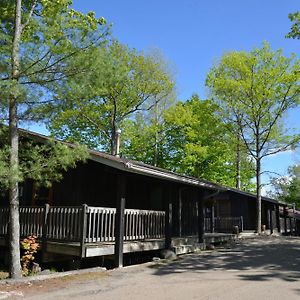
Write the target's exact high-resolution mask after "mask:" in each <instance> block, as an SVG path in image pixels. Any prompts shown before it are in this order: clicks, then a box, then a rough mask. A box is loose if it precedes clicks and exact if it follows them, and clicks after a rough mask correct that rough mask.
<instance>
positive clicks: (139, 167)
mask: <svg viewBox="0 0 300 300" xmlns="http://www.w3.org/2000/svg"><path fill="white" fill-rule="evenodd" d="M20 134H21V135H22V136H27V137H30V138H33V139H35V140H39V141H41V142H45V140H49V137H48V136H45V135H42V134H39V133H36V132H32V131H28V130H24V129H20ZM58 141H59V140H58ZM59 142H62V143H64V144H66V145H68V146H70V147H74V146H75V145H74V144H72V143H68V142H64V141H59ZM88 151H89V154H90V159H91V160H92V161H95V162H99V163H101V164H104V165H107V166H110V167H112V168H115V169H118V170H121V171H124V172H129V173H135V174H140V175H145V176H149V177H154V178H159V179H163V180H168V181H173V182H179V183H183V184H188V185H192V186H196V187H203V188H206V189H209V190H214V191H219V192H232V193H237V194H241V195H243V196H247V197H251V198H254V199H256V195H255V194H252V193H249V192H244V191H241V190H238V189H234V188H231V187H227V186H223V185H220V184H216V183H213V182H210V181H208V180H204V179H200V178H195V177H191V176H186V175H183V174H178V173H175V172H172V171H169V170H165V169H162V168H158V167H154V166H152V165H149V164H145V163H143V162H138V161H134V160H129V159H126V158H123V157H117V156H113V155H110V154H107V153H104V152H101V151H96V150H92V149H89V150H88ZM262 200H263V201H267V202H271V203H276V204H277V203H279V202H278V201H277V200H275V199H272V198H269V197H264V196H263V197H262Z"/></svg>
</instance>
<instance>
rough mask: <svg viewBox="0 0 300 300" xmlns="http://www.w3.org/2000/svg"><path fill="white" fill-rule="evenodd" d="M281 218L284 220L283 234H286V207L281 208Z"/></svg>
mask: <svg viewBox="0 0 300 300" xmlns="http://www.w3.org/2000/svg"><path fill="white" fill-rule="evenodd" d="M283 218H284V233H285V234H287V210H286V206H284V207H283Z"/></svg>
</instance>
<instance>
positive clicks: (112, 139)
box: [49, 41, 174, 155]
mask: <svg viewBox="0 0 300 300" xmlns="http://www.w3.org/2000/svg"><path fill="white" fill-rule="evenodd" d="M90 63H91V65H90V68H91V72H90V73H89V75H88V76H87V75H86V74H84V75H83V76H81V77H76V78H72V79H70V80H69V81H68V82H67V83H66V84H65V85H64V86H62V87H61V89H59V90H57V94H56V97H57V98H59V99H61V103H60V105H59V106H57V107H56V108H55V109H53V107H52V108H51V111H54V110H55V111H56V113H54V114H53V115H52V116H51V117H50V121H49V129H50V131H51V132H52V133H53V134H54V135H55V136H57V137H60V138H64V139H68V140H70V141H74V140H76V141H79V142H81V143H84V144H86V145H88V146H90V147H92V148H98V149H102V150H105V151H109V152H110V153H111V154H113V155H114V154H116V131H117V130H118V129H121V128H122V126H123V124H122V123H123V121H124V120H126V119H128V118H131V117H133V115H134V114H135V113H137V112H139V111H143V110H150V109H151V108H152V107H153V106H154V105H155V104H154V103H155V102H159V101H160V100H161V99H164V98H165V97H166V96H167V95H168V94H169V93H171V91H172V89H173V85H174V84H173V81H172V80H171V79H170V76H169V74H168V72H167V71H165V70H164V69H163V68H162V67H161V64H159V63H158V62H157V61H156V59H155V57H153V56H151V55H145V54H143V53H139V52H137V51H136V50H135V49H130V48H129V47H128V46H125V45H122V44H120V43H118V42H117V41H113V42H112V43H111V44H110V45H107V46H106V47H102V48H101V49H99V51H98V53H97V55H95V56H94V57H93V58H92V59H91V60H90ZM78 82H80V83H81V85H82V84H83V85H84V86H85V88H84V89H80V87H79V88H78V89H76V90H74V89H73V88H72V87H73V86H74V85H76V86H79V85H78Z"/></svg>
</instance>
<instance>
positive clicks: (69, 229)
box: [0, 205, 165, 243]
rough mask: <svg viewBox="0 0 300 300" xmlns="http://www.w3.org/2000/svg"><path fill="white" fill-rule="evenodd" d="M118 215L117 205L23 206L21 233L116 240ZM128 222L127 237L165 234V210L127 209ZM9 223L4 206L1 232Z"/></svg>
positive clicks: (3, 233)
mask: <svg viewBox="0 0 300 300" xmlns="http://www.w3.org/2000/svg"><path fill="white" fill-rule="evenodd" d="M115 217H116V209H115V208H106V207H91V206H87V205H83V206H77V207H67V206H65V207H63V206H49V205H45V206H44V207H20V236H21V237H25V236H28V235H32V234H34V235H36V236H38V237H39V238H44V239H47V240H52V241H53V240H54V241H68V242H84V243H93V242H111V241H114V240H115ZM124 223H125V224H124V228H125V233H124V240H125V241H134V240H144V239H155V238H163V237H164V236H165V212H164V211H151V210H136V209H125V216H124ZM8 224H9V210H8V208H0V236H6V235H7V234H8V226H9V225H8ZM84 224H85V225H86V226H84ZM84 228H85V229H84Z"/></svg>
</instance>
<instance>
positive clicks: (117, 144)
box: [116, 129, 122, 157]
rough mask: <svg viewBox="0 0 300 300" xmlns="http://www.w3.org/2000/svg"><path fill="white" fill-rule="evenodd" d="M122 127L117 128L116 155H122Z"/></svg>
mask: <svg viewBox="0 0 300 300" xmlns="http://www.w3.org/2000/svg"><path fill="white" fill-rule="evenodd" d="M121 132H122V131H121V129H117V130H116V156H117V157H119V156H120V137H121Z"/></svg>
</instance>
